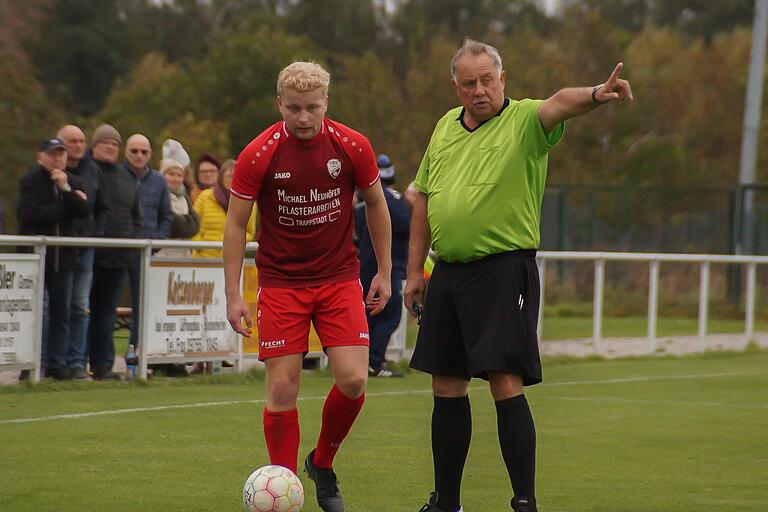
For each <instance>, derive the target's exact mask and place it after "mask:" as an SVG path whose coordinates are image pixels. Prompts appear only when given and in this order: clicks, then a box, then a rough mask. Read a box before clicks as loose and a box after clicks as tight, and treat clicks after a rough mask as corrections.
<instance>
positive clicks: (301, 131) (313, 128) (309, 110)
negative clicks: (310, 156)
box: [277, 87, 328, 139]
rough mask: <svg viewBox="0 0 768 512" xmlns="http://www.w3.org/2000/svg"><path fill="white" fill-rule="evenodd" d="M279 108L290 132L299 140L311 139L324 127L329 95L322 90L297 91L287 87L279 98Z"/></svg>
mask: <svg viewBox="0 0 768 512" xmlns="http://www.w3.org/2000/svg"><path fill="white" fill-rule="evenodd" d="M277 108H278V109H279V110H280V113H281V114H282V115H283V121H285V126H286V128H287V129H288V131H289V132H290V133H291V135H293V136H294V137H296V138H297V139H311V138H312V137H314V136H315V135H317V134H318V133H320V128H322V126H323V117H325V112H326V111H327V110H328V95H327V94H326V93H325V91H324V90H323V89H322V88H318V89H313V90H311V91H297V90H296V89H293V88H291V87H286V88H285V89H284V90H283V93H282V94H281V95H280V96H278V97H277Z"/></svg>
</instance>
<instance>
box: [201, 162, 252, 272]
mask: <svg viewBox="0 0 768 512" xmlns="http://www.w3.org/2000/svg"><path fill="white" fill-rule="evenodd" d="M198 169H199V167H198ZM234 172H235V161H234V160H227V161H226V162H224V164H223V165H222V166H221V173H220V174H219V179H218V180H217V181H216V183H215V184H214V185H213V186H212V187H210V188H208V189H206V190H203V191H202V192H201V193H200V196H199V197H198V198H197V201H195V212H197V215H198V216H199V217H200V231H198V233H197V236H195V238H194V240H198V241H203V242H221V241H222V240H224V224H225V223H226V221H227V209H228V208H229V193H230V192H229V191H230V186H231V184H232V176H233V174H234ZM255 233H256V209H255V208H254V209H253V210H252V211H251V217H250V219H249V220H248V229H247V234H246V239H247V240H253V236H254V234H255ZM192 255H193V256H194V257H195V258H221V250H219V249H195V250H193V251H192Z"/></svg>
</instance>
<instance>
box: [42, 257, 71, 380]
mask: <svg viewBox="0 0 768 512" xmlns="http://www.w3.org/2000/svg"><path fill="white" fill-rule="evenodd" d="M72 275H73V272H72V271H71V270H64V271H59V272H51V273H50V274H48V275H47V276H46V281H47V283H46V284H47V287H48V297H49V301H48V349H47V350H48V354H47V356H46V367H47V368H48V370H51V369H52V368H66V367H67V353H68V352H69V310H70V304H71V303H72Z"/></svg>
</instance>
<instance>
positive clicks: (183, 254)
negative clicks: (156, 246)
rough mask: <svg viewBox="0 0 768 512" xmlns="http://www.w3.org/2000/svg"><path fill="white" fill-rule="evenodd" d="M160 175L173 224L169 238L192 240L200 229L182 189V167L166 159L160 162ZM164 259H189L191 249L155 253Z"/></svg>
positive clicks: (187, 195) (189, 201)
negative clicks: (167, 197) (166, 186)
mask: <svg viewBox="0 0 768 512" xmlns="http://www.w3.org/2000/svg"><path fill="white" fill-rule="evenodd" d="M160 173H161V174H162V175H163V176H164V177H165V181H166V183H167V184H168V195H169V197H170V201H171V211H172V212H173V222H172V223H171V234H170V238H174V239H180V240H186V239H189V238H192V237H193V236H195V235H196V234H197V232H198V231H199V229H200V217H198V216H197V213H195V210H194V209H193V207H192V200H191V199H190V198H189V194H187V190H186V188H185V187H184V166H183V165H182V164H181V163H180V162H177V161H176V160H171V159H169V158H166V159H164V160H162V161H161V162H160ZM157 255H158V256H162V257H165V258H189V257H191V256H192V250H191V249H163V250H161V251H160V252H158V253H157Z"/></svg>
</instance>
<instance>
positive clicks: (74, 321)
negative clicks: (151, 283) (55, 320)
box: [57, 124, 109, 380]
mask: <svg viewBox="0 0 768 512" xmlns="http://www.w3.org/2000/svg"><path fill="white" fill-rule="evenodd" d="M57 137H58V138H59V139H61V140H62V142H64V144H65V145H66V146H67V172H69V173H70V174H73V175H75V176H77V177H78V178H79V179H80V181H81V182H82V185H83V191H84V192H85V194H86V196H88V206H89V209H90V211H91V214H90V215H88V217H84V218H82V219H77V220H75V224H74V227H75V236H85V237H92V236H101V235H102V234H103V233H104V221H105V220H106V218H107V210H108V209H109V207H108V201H107V198H106V196H105V191H104V178H103V177H102V175H101V169H99V166H98V165H96V163H95V162H94V161H93V159H92V158H91V157H90V156H89V155H87V154H86V151H85V150H86V144H85V134H84V133H83V131H82V130H81V129H80V128H78V127H77V126H74V125H71V124H68V125H66V126H63V127H61V129H59V132H58V134H57ZM94 251H95V249H94V248H93V247H79V248H78V249H77V260H76V264H75V269H74V271H73V274H72V299H71V300H72V304H71V311H70V318H69V353H68V354H67V366H68V367H69V373H70V377H71V378H72V379H73V380H88V379H90V376H89V375H88V373H87V372H86V371H85V366H86V362H85V351H86V348H87V345H88V320H89V315H90V296H91V282H92V281H93V254H94Z"/></svg>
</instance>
